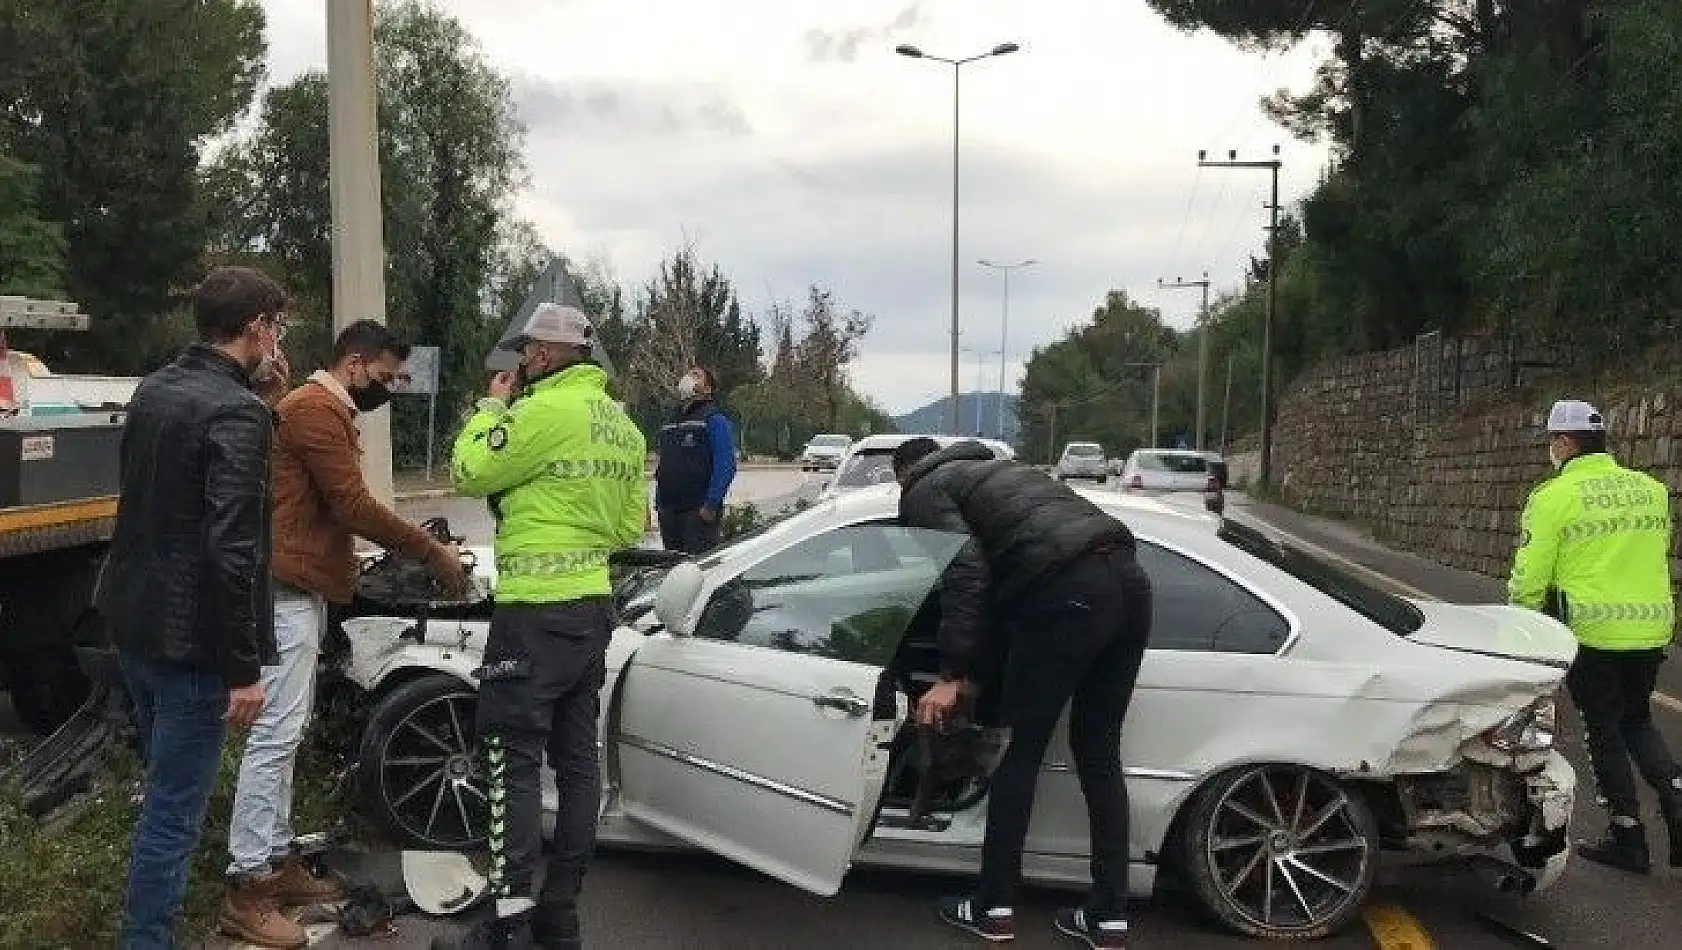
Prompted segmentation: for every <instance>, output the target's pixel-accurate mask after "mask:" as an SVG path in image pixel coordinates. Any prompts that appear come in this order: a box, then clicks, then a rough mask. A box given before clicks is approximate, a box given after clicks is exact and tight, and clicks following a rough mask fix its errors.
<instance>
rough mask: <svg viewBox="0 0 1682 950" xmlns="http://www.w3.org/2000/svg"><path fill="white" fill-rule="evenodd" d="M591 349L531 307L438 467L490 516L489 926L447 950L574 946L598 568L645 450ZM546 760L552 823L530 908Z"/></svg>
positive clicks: (608, 627)
mask: <svg viewBox="0 0 1682 950" xmlns="http://www.w3.org/2000/svg"><path fill="white" fill-rule="evenodd" d="M593 344H594V340H593V333H592V328H591V324H590V320H589V318H588V317H586V316H585V315H584V313H583V312H581V311H579V310H578V309H576V308H573V307H569V306H561V305H557V304H544V305H542V306H540V307H538V308H537V310H536V311H535V312H534V313H533V314H532V316H531V318H530V320H528V321H527V323H526V325H525V327H524V329H523V331H522V332H521V333H520V334H519V335H517V336H516V337H514V338H512V339H511V340H510V341H509V343H508V344H506V345H507V347H508V348H510V349H518V350H519V352H520V368H519V370H518V371H517V372H516V373H502V374H498V376H497V378H496V379H495V380H493V381H492V383H491V387H490V396H489V398H487V399H483V400H481V401H480V403H479V407H478V411H477V412H476V413H474V415H473V417H472V418H471V419H469V420H468V422H467V426H466V428H465V429H463V430H462V433H461V435H460V437H458V438H457V440H456V444H455V451H454V456H453V458H452V461H451V470H452V471H451V474H452V475H453V478H454V481H455V485H456V489H457V490H458V491H459V492H461V493H462V494H463V495H468V496H473V497H485V498H489V499H490V500H491V505H492V509H493V511H494V512H495V513H496V516H497V529H496V569H497V586H496V610H495V612H494V613H493V615H492V618H491V628H490V634H489V637H488V639H487V641H486V644H485V656H484V665H483V666H482V667H480V668H479V670H477V671H476V675H477V676H478V677H479V680H480V687H479V713H478V735H479V739H480V742H481V744H482V745H483V747H484V749H485V755H486V759H487V768H488V770H489V787H490V791H489V794H490V848H491V874H490V882H491V893H492V894H493V896H494V897H495V898H496V915H495V917H494V918H493V919H490V920H487V921H485V922H483V923H482V924H481V925H480V926H479V927H477V928H476V929H475V930H473V931H472V932H471V933H469V934H468V936H467V938H466V942H465V943H464V944H461V946H464V947H471V948H474V950H479V948H498V950H500V948H509V950H516V948H525V947H530V946H535V945H542V946H545V947H552V948H553V947H559V948H576V947H579V946H581V945H582V944H581V939H582V938H581V937H580V934H579V923H578V913H577V898H578V893H579V890H580V888H581V886H582V883H583V877H584V871H585V867H586V864H587V862H588V860H589V857H590V853H591V851H592V849H593V848H594V845H595V833H596V817H597V814H596V813H597V807H598V802H599V796H600V792H601V779H600V767H599V764H598V760H597V749H596V723H597V716H598V713H599V711H600V709H599V698H598V694H599V692H600V690H601V688H602V684H603V681H604V678H605V657H606V650H607V644H608V640H609V639H610V637H611V636H612V632H613V624H614V619H613V617H614V609H613V603H612V599H611V591H612V588H611V586H610V583H609V579H608V556H609V555H610V554H612V553H613V552H615V551H618V550H623V549H625V548H628V547H631V546H632V545H634V544H635V543H636V542H638V541H639V540H640V539H641V538H642V535H643V529H644V526H645V525H646V524H647V520H648V491H647V488H646V480H645V477H644V472H643V468H644V464H645V461H646V458H647V450H646V446H645V442H644V439H643V436H642V433H641V432H640V431H639V430H638V429H637V427H636V425H635V424H633V423H632V422H631V420H630V419H628V418H627V417H626V416H625V413H624V412H623V411H622V410H621V409H620V408H619V406H618V404H617V403H615V402H614V401H613V399H612V398H610V397H609V395H608V393H607V374H606V372H605V371H604V370H603V369H602V367H601V366H600V365H598V364H597V362H595V361H594V360H592V358H591V353H592V350H593ZM511 400H512V401H511ZM546 751H547V752H548V755H549V763H550V766H551V767H552V768H553V769H554V771H555V780H556V785H557V790H558V791H559V793H560V811H559V814H558V815H557V817H556V820H555V834H554V850H553V852H552V854H551V856H550V859H549V865H548V868H547V873H546V875H545V880H544V883H543V892H542V894H541V895H535V896H534V894H533V892H532V891H533V878H534V877H535V874H536V870H537V862H538V859H539V854H540V853H541V849H542V837H541V824H540V821H541V818H542V799H541V784H540V781H539V778H540V774H541V772H540V770H541V767H542V765H543V757H544V753H545V752H546ZM534 940H536V941H538V943H537V944H534V943H533V941H534Z"/></svg>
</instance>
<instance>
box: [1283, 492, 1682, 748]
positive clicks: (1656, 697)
mask: <svg viewBox="0 0 1682 950" xmlns="http://www.w3.org/2000/svg"><path fill="white" fill-rule="evenodd" d="M1251 514H1252V516H1253V517H1255V518H1256V519H1257V520H1259V521H1261V522H1262V523H1264V524H1266V525H1267V526H1268V528H1269V529H1271V530H1272V531H1273V532H1274V533H1275V534H1277V535H1279V536H1280V537H1282V538H1284V539H1285V540H1287V541H1290V542H1291V543H1293V544H1295V545H1297V546H1298V547H1301V548H1302V549H1303V550H1305V551H1308V552H1309V553H1311V554H1317V555H1319V556H1320V557H1323V558H1326V559H1327V560H1330V561H1334V562H1336V563H1338V564H1341V565H1343V566H1344V567H1347V568H1350V569H1351V570H1355V571H1359V572H1361V573H1362V574H1365V575H1367V576H1368V577H1371V578H1373V579H1374V580H1377V581H1379V582H1381V583H1385V584H1389V585H1390V586H1392V587H1394V588H1396V589H1397V590H1400V591H1402V592H1403V593H1405V594H1407V595H1408V596H1410V597H1417V598H1419V599H1420V600H1430V601H1438V602H1440V601H1441V600H1442V598H1441V597H1433V596H1431V595H1430V594H1427V593H1426V592H1424V591H1422V590H1420V589H1419V588H1417V587H1414V586H1413V585H1411V584H1406V583H1403V582H1402V581H1399V580H1397V579H1396V578H1394V577H1391V576H1390V575H1388V574H1385V573H1383V572H1382V571H1378V570H1375V569H1374V568H1370V567H1367V566H1366V565H1365V564H1357V563H1356V562H1354V561H1351V560H1350V559H1348V558H1346V557H1344V556H1343V555H1341V554H1338V553H1336V552H1334V551H1328V550H1326V549H1325V548H1323V547H1321V546H1320V545H1318V544H1315V543H1314V542H1312V541H1308V540H1305V539H1304V538H1302V537H1300V536H1298V535H1295V534H1292V533H1291V532H1289V531H1286V530H1285V529H1284V528H1281V527H1279V526H1278V525H1276V524H1274V523H1273V522H1271V521H1268V520H1267V519H1266V518H1262V517H1261V516H1260V515H1259V514H1256V513H1255V512H1254V510H1252V511H1251ZM1653 702H1655V703H1657V704H1658V705H1659V706H1661V707H1663V708H1665V709H1667V710H1669V711H1671V712H1673V713H1677V714H1678V715H1682V699H1677V698H1676V697H1675V696H1672V695H1670V694H1669V693H1661V692H1657V691H1654V693H1653Z"/></svg>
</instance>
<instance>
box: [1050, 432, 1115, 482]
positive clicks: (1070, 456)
mask: <svg viewBox="0 0 1682 950" xmlns="http://www.w3.org/2000/svg"><path fill="white" fill-rule="evenodd" d="M1052 474H1053V475H1056V476H1057V478H1058V480H1059V481H1068V480H1069V479H1071V478H1091V479H1095V480H1097V481H1098V482H1099V483H1100V484H1102V483H1103V482H1104V480H1105V479H1107V478H1108V477H1109V475H1110V472H1109V467H1108V466H1107V465H1106V464H1105V462H1104V447H1103V446H1101V445H1099V444H1098V443H1096V442H1070V443H1069V444H1068V445H1065V446H1063V455H1062V456H1061V457H1060V458H1058V459H1057V464H1056V466H1054V467H1053V468H1052Z"/></svg>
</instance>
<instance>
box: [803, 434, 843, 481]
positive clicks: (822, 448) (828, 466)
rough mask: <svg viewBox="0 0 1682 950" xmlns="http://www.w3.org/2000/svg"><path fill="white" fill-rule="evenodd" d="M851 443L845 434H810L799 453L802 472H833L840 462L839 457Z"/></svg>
mask: <svg viewBox="0 0 1682 950" xmlns="http://www.w3.org/2000/svg"><path fill="white" fill-rule="evenodd" d="M852 445H853V440H852V439H851V438H850V437H848V436H845V435H834V434H824V435H815V436H812V441H810V442H808V443H806V448H805V449H803V450H802V451H801V453H800V470H801V471H803V472H833V471H835V468H836V466H838V465H840V464H841V459H842V457H843V456H845V455H846V454H847V450H848V449H849V448H851V447H852Z"/></svg>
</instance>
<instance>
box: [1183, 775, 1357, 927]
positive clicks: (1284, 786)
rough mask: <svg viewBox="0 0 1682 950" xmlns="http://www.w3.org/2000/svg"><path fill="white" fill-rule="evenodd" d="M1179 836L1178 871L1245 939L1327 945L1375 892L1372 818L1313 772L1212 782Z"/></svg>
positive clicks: (1207, 907) (1213, 913)
mask: <svg viewBox="0 0 1682 950" xmlns="http://www.w3.org/2000/svg"><path fill="white" fill-rule="evenodd" d="M1257 819H1262V820H1261V821H1259V822H1258V820H1257ZM1182 829H1183V830H1182V832H1181V835H1180V840H1179V842H1178V843H1177V844H1178V847H1179V850H1180V854H1179V859H1180V867H1181V868H1182V873H1183V874H1184V875H1185V878H1186V881H1187V883H1188V884H1189V885H1190V887H1191V890H1192V893H1193V895H1194V896H1195V897H1196V898H1197V902H1198V903H1199V904H1200V905H1201V906H1202V908H1203V909H1204V911H1206V912H1207V913H1208V914H1209V915H1210V917H1212V918H1213V919H1214V920H1215V921H1216V922H1217V923H1219V924H1221V925H1222V926H1224V927H1226V928H1228V929H1230V930H1232V931H1234V932H1236V933H1240V934H1243V935H1245V936H1249V937H1257V938H1262V939H1267V940H1314V939H1319V938H1322V937H1328V936H1331V935H1333V934H1336V933H1338V932H1340V931H1342V930H1343V929H1345V928H1346V927H1348V926H1349V925H1350V924H1351V923H1353V922H1354V921H1355V920H1356V919H1357V918H1358V917H1359V915H1360V913H1361V909H1362V907H1363V906H1365V904H1366V901H1367V895H1368V894H1369V893H1370V892H1371V891H1372V886H1373V876H1374V874H1375V872H1376V871H1377V867H1378V856H1379V836H1378V824H1377V821H1376V820H1375V819H1374V818H1373V813H1372V809H1371V807H1370V806H1368V804H1367V802H1366V799H1365V798H1364V797H1362V796H1361V795H1360V794H1358V793H1357V792H1355V791H1353V790H1351V789H1350V788H1348V787H1347V786H1345V785H1344V784H1343V783H1341V782H1339V781H1338V780H1337V779H1336V778H1334V777H1333V776H1331V775H1328V774H1326V773H1325V772H1321V771H1319V770H1318V769H1313V768H1309V767H1307V766H1301V765H1280V764H1261V765H1249V766H1244V767H1243V768H1239V769H1234V770H1232V771H1230V772H1227V773H1225V774H1223V775H1220V776H1217V777H1216V778H1215V779H1214V780H1213V781H1211V782H1210V783H1209V784H1208V785H1206V786H1204V787H1203V788H1202V789H1200V790H1199V791H1198V793H1197V794H1196V796H1195V797H1194V798H1193V799H1192V802H1191V804H1190V806H1188V812H1187V814H1186V819H1185V821H1184V822H1183V824H1182Z"/></svg>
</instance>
